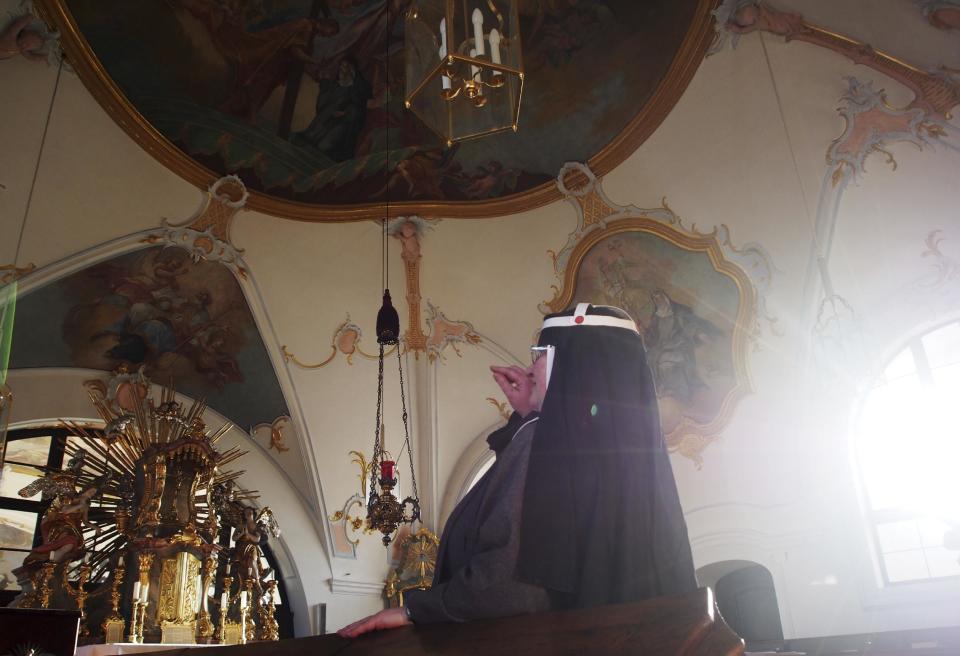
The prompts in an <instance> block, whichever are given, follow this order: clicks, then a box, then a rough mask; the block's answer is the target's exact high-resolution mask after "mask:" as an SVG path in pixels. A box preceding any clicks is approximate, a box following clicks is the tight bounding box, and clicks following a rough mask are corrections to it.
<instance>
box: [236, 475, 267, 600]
mask: <svg viewBox="0 0 960 656" xmlns="http://www.w3.org/2000/svg"><path fill="white" fill-rule="evenodd" d="M221 498H222V499H223V504H222V506H221V509H222V510H223V512H224V515H225V517H226V520H227V522H228V523H229V524H230V525H231V526H232V527H233V541H234V542H235V546H234V548H233V554H232V556H231V559H230V563H231V566H232V567H233V571H234V572H235V573H236V578H237V585H238V588H237V589H238V590H239V591H244V590H250V591H251V592H252V596H253V599H256V600H259V599H261V598H262V597H263V594H264V586H265V583H266V578H267V576H269V575H270V571H271V570H270V568H269V567H267V568H263V567H262V566H261V564H260V563H261V558H262V557H263V551H262V550H261V549H260V545H261V544H262V543H264V542H266V540H267V538H268V536H271V535H272V536H273V537H275V538H276V537H280V527H279V525H278V524H277V520H276V518H274V516H273V511H272V510H270V508H269V507H264V508H263V509H262V510H260V512H259V513H258V512H257V509H256V508H254V507H253V506H248V505H246V504H244V503H241V502H240V500H239V499H238V495H237V491H236V489H235V488H233V487H232V486H231V487H230V488H228V489H227V490H226V493H225V494H224V495H222V496H221Z"/></svg>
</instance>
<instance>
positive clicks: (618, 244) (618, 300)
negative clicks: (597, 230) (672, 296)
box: [598, 239, 650, 317]
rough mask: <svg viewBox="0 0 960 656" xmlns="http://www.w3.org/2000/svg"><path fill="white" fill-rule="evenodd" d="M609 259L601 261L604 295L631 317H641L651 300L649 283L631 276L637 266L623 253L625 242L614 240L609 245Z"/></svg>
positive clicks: (600, 268)
mask: <svg viewBox="0 0 960 656" xmlns="http://www.w3.org/2000/svg"><path fill="white" fill-rule="evenodd" d="M607 254H608V256H609V257H607V258H602V259H600V261H599V264H598V268H599V270H600V275H601V276H602V282H603V289H604V293H605V294H606V295H607V297H608V300H609V302H611V303H614V304H615V305H617V306H619V307H622V308H623V309H625V310H626V311H627V312H628V313H630V314H631V316H635V317H638V316H641V312H640V311H641V308H643V306H644V305H646V303H647V300H648V298H649V293H650V292H649V283H648V282H647V281H645V280H642V279H639V278H638V277H637V274H636V273H634V274H633V275H631V273H630V271H631V269H633V270H636V268H637V265H636V264H635V263H634V262H633V261H632V260H631V259H630V258H628V257H627V255H626V254H624V252H623V241H621V240H620V239H614V240H612V241H611V242H610V243H609V244H607Z"/></svg>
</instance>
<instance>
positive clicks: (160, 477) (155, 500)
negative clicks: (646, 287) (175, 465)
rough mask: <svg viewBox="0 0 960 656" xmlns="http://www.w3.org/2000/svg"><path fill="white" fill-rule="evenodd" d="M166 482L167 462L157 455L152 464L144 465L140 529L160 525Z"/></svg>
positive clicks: (138, 524) (138, 522)
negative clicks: (161, 504) (161, 505)
mask: <svg viewBox="0 0 960 656" xmlns="http://www.w3.org/2000/svg"><path fill="white" fill-rule="evenodd" d="M166 481H167V461H166V459H165V458H164V456H163V455H161V454H157V455H155V456H154V457H153V460H152V462H150V461H148V462H144V463H143V497H142V499H141V502H140V509H139V511H138V512H137V528H138V529H143V528H147V529H153V528H154V527H156V526H157V525H158V524H160V503H161V502H162V500H163V488H164V486H165V484H166ZM150 534H152V533H150ZM140 535H143V533H141V534H140Z"/></svg>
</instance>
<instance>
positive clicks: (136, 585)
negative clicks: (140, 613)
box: [133, 581, 140, 601]
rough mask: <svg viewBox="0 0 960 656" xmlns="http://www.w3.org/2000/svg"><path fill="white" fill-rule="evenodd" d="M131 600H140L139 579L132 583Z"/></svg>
mask: <svg viewBox="0 0 960 656" xmlns="http://www.w3.org/2000/svg"><path fill="white" fill-rule="evenodd" d="M133 600H134V601H140V581H137V582H136V583H134V584H133Z"/></svg>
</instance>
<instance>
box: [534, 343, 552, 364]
mask: <svg viewBox="0 0 960 656" xmlns="http://www.w3.org/2000/svg"><path fill="white" fill-rule="evenodd" d="M556 348H557V347H556V346H552V345H548V346H531V347H530V362H532V363H534V364H535V363H536V362H537V360H539V359H540V358H542V357H543V356H545V355H547V354H548V353H550V352H551V351H553V350H555V349H556Z"/></svg>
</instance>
